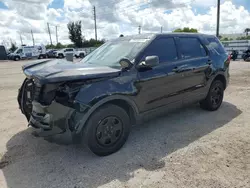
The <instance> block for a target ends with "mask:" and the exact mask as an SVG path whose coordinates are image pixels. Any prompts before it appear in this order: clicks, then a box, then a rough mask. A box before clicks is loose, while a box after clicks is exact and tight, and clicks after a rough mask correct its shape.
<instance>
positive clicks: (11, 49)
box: [9, 42, 17, 52]
mask: <svg viewBox="0 0 250 188" xmlns="http://www.w3.org/2000/svg"><path fill="white" fill-rule="evenodd" d="M16 49H17V46H16V44H15V43H13V42H11V47H10V49H9V50H10V51H11V52H14V51H15V50H16Z"/></svg>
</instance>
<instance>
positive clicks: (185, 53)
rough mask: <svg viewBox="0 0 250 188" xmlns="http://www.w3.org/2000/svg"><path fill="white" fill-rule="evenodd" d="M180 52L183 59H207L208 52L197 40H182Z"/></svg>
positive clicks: (185, 38)
mask: <svg viewBox="0 0 250 188" xmlns="http://www.w3.org/2000/svg"><path fill="white" fill-rule="evenodd" d="M180 51H181V57H182V58H183V59H189V58H197V57H205V56H206V55H207V52H206V50H205V49H204V47H203V46H202V44H201V43H200V41H199V39H197V38H191V37H190V38H188V37H183V38H180Z"/></svg>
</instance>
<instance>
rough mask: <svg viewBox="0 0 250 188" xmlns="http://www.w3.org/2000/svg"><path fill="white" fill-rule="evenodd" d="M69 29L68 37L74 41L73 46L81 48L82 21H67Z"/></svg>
mask: <svg viewBox="0 0 250 188" xmlns="http://www.w3.org/2000/svg"><path fill="white" fill-rule="evenodd" d="M68 30H69V39H70V40H71V41H72V42H73V43H74V45H75V47H77V48H81V47H82V44H83V37H82V22H81V21H76V22H69V23H68Z"/></svg>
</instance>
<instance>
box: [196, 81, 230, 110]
mask: <svg viewBox="0 0 250 188" xmlns="http://www.w3.org/2000/svg"><path fill="white" fill-rule="evenodd" d="M224 90H225V88H224V85H223V83H222V81H220V80H215V81H214V82H213V83H212V84H211V87H210V89H209V92H208V94H207V97H206V98H205V99H204V100H203V101H201V102H200V106H201V108H203V109H205V110H209V111H215V110H218V109H219V108H220V106H221V104H222V102H223V97H224Z"/></svg>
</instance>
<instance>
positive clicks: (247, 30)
mask: <svg viewBox="0 0 250 188" xmlns="http://www.w3.org/2000/svg"><path fill="white" fill-rule="evenodd" d="M244 33H246V36H248V33H250V28H246V29H245V31H244Z"/></svg>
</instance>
